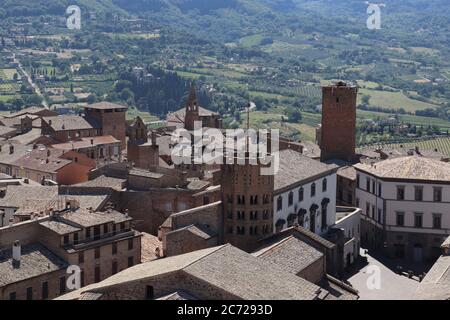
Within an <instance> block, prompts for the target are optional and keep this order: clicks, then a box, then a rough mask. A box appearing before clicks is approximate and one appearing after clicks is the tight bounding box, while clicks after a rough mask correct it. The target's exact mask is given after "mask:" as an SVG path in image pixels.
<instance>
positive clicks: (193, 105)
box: [184, 84, 200, 131]
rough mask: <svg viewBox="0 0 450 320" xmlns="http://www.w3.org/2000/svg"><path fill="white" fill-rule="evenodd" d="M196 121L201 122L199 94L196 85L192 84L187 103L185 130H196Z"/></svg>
mask: <svg viewBox="0 0 450 320" xmlns="http://www.w3.org/2000/svg"><path fill="white" fill-rule="evenodd" d="M195 121H200V113H199V110H198V102H197V94H196V92H195V85H194V84H192V86H191V91H190V92H189V97H188V101H187V103H186V115H185V118H184V128H185V129H186V130H189V131H191V130H194V124H195Z"/></svg>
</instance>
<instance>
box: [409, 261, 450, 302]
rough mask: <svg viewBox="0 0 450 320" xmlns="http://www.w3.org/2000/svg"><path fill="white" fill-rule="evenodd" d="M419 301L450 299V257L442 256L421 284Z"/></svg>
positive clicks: (418, 289)
mask: <svg viewBox="0 0 450 320" xmlns="http://www.w3.org/2000/svg"><path fill="white" fill-rule="evenodd" d="M414 299H417V300H449V299H450V256H449V255H447V256H441V257H440V258H439V259H438V260H437V261H436V263H435V264H434V265H433V267H432V268H431V270H430V271H428V273H427V275H426V276H425V278H424V279H423V280H422V282H421V283H420V284H419V287H418V288H417V291H416V293H415V295H414Z"/></svg>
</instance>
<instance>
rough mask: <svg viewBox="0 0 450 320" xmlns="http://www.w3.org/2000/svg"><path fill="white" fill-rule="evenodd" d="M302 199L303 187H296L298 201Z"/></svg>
mask: <svg viewBox="0 0 450 320" xmlns="http://www.w3.org/2000/svg"><path fill="white" fill-rule="evenodd" d="M303 199H304V190H303V187H301V188H300V189H298V201H299V202H301V201H303Z"/></svg>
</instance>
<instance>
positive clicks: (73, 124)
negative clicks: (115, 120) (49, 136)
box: [43, 115, 98, 131]
mask: <svg viewBox="0 0 450 320" xmlns="http://www.w3.org/2000/svg"><path fill="white" fill-rule="evenodd" d="M43 120H44V121H45V122H46V123H48V125H49V126H50V127H51V128H52V129H53V130H55V131H67V130H85V129H95V128H97V127H98V125H97V124H96V123H94V122H93V121H91V120H89V121H88V120H87V119H86V118H84V117H82V116H78V115H59V116H54V117H44V118H43Z"/></svg>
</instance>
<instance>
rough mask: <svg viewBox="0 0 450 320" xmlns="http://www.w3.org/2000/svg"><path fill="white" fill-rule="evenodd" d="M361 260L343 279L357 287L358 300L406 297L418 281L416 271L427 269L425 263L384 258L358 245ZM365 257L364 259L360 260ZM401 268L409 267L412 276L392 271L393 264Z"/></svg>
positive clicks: (409, 296)
mask: <svg viewBox="0 0 450 320" xmlns="http://www.w3.org/2000/svg"><path fill="white" fill-rule="evenodd" d="M361 257H362V259H361V260H362V261H360V262H359V263H357V264H356V266H355V270H354V271H353V272H351V273H350V274H349V275H348V277H347V281H348V282H349V283H350V284H351V285H352V286H353V287H354V288H355V289H356V290H358V291H359V296H360V300H409V299H412V298H413V296H414V292H415V291H416V289H417V287H418V285H419V283H420V282H419V277H418V275H419V274H422V273H423V272H426V271H428V270H429V269H430V267H431V265H427V264H408V263H405V262H401V263H400V262H399V261H396V260H391V259H386V258H384V257H381V256H378V255H376V254H374V253H372V252H368V253H367V254H366V252H365V250H364V249H361ZM365 257H367V263H366V262H365V261H364V260H365ZM397 265H401V266H402V267H403V270H404V271H409V270H412V271H413V273H414V276H413V277H412V278H409V277H408V275H407V273H406V272H405V273H404V274H402V275H400V274H398V273H396V266H397Z"/></svg>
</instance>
